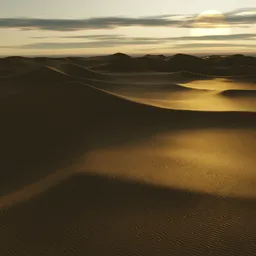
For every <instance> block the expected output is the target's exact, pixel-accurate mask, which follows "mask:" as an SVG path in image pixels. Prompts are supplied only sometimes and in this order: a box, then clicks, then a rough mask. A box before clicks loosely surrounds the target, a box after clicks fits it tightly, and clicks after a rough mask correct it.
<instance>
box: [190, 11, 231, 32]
mask: <svg viewBox="0 0 256 256" xmlns="http://www.w3.org/2000/svg"><path fill="white" fill-rule="evenodd" d="M228 34H230V27H229V25H228V23H227V22H226V20H225V16H224V15H223V14H222V13H221V12H219V11H216V10H208V11H204V12H202V13H200V14H199V15H198V16H197V17H196V18H195V20H194V23H193V25H192V28H191V36H209V35H228Z"/></svg>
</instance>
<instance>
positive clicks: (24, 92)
mask: <svg viewBox="0 0 256 256" xmlns="http://www.w3.org/2000/svg"><path fill="white" fill-rule="evenodd" d="M216 58H217V59H220V60H218V61H216V60H215V59H214V60H212V59H211V60H207V58H206V59H203V58H198V57H194V56H189V55H181V54H178V55H175V56H171V57H168V56H163V55H159V56H153V55H146V56H143V57H137V58H132V57H130V56H128V55H126V54H122V53H117V54H114V55H108V56H99V57H92V58H78V57H67V58H43V57H42V58H33V59H32V58H31V59H30V58H22V57H11V58H5V59H0V116H1V126H0V131H1V133H0V134H1V143H0V145H1V146H0V154H1V161H0V254H1V255H10V256H15V255H19V256H32V255H33V256H34V255H45V256H46V255H47V256H56V255H67V256H71V255H77V256H80V255H81V256H82V255H85V254H88V255H95V256H98V255H116V256H117V255H118V256H119V255H149V256H151V255H152V256H153V255H163V256H169V255H177V256H183V255H195V256H205V255H220V256H229V255H230V256H231V255H232V256H240V255H256V247H255V244H254V242H253V241H254V240H255V239H256V237H255V232H254V229H255V228H254V227H255V225H256V218H255V216H256V215H255V214H256V207H255V205H256V204H255V195H256V187H255V184H256V175H255V169H256V165H255V156H254V153H255V152H256V144H255V143H253V142H254V140H255V136H256V132H255V131H256V102H255V92H256V84H255V83H254V82H253V80H250V81H247V80H246V78H245V74H242V75H239V76H231V77H230V76H229V74H230V72H231V71H230V70H231V69H233V67H231V66H233V65H237V64H236V63H238V62H239V63H240V62H241V63H243V65H247V61H248V63H249V62H250V65H252V64H253V60H254V59H251V58H247V57H245V56H241V55H239V56H235V57H230V58H231V60H230V61H227V60H226V59H225V61H224V60H222V57H219V56H217V57H216ZM233 58H234V59H235V60H233ZM184 61H185V62H184ZM209 62H214V64H209ZM174 63H176V64H177V66H176V67H175V65H176V64H174ZM216 63H218V64H216ZM220 63H226V64H225V65H228V66H226V68H227V70H228V71H227V73H225V75H226V76H228V78H226V79H223V78H220V77H219V76H218V75H216V74H214V73H213V71H214V69H215V68H216V67H217V65H220ZM234 63H235V64H234ZM201 64H202V65H203V66H204V67H203V68H202V69H198V70H197V72H195V71H193V70H194V67H196V69H197V68H199V67H200V66H201ZM208 64H209V65H208ZM254 68H255V67H253V68H251V71H252V70H253V69H254ZM173 69H175V70H176V71H175V72H174V71H173V72H171V70H173ZM206 71H207V72H208V73H207V72H206ZM231 73H232V72H231ZM252 76H253V74H252ZM248 88H249V89H248Z"/></svg>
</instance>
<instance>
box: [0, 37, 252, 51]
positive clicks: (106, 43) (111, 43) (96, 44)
mask: <svg viewBox="0 0 256 256" xmlns="http://www.w3.org/2000/svg"><path fill="white" fill-rule="evenodd" d="M171 42H172V40H159V39H158V40H157V39H155V40H147V39H137V40H98V41H87V42H43V43H31V44H25V45H18V46H0V48H9V49H30V50H32V49H40V50H51V49H86V48H109V47H120V46H146V45H151V46H152V45H155V46H158V47H160V48H162V49H164V48H165V47H167V46H168V48H170V47H171V48H200V47H202V48H204V47H209V48H216V47H246V48H255V47H256V44H232V43H223V42H225V40H223V41H219V42H218V41H216V42H212V41H211V42H208V43H206V42H202V43H201V42H193V43H191V42H189V43H176V42H175V43H174V44H171ZM183 42H186V40H184V41H183Z"/></svg>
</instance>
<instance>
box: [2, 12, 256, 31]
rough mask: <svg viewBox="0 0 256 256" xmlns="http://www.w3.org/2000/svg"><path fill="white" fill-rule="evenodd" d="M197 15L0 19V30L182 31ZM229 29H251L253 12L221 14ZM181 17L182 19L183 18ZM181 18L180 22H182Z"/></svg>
mask: <svg viewBox="0 0 256 256" xmlns="http://www.w3.org/2000/svg"><path fill="white" fill-rule="evenodd" d="M196 16H197V15H186V16H185V15H176V14H170V15H168V14H166V15H161V16H150V17H138V18H134V17H98V18H88V19H38V18H0V28H5V29H7V28H16V29H20V30H50V31H81V30H95V29H114V28H118V27H131V26H142V27H176V28H179V27H183V28H191V27H193V24H194V22H195V18H196ZM224 16H225V21H226V22H227V23H228V24H229V25H230V26H241V25H251V24H253V23H255V22H256V8H246V9H239V10H234V11H232V12H228V13H224ZM182 17H183V18H182ZM181 18H182V19H181ZM215 23H216V20H214V19H206V20H204V22H203V24H201V26H205V27H209V26H214V24H215Z"/></svg>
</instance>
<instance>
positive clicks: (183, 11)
mask: <svg viewBox="0 0 256 256" xmlns="http://www.w3.org/2000/svg"><path fill="white" fill-rule="evenodd" d="M0 38H1V40H0V55H1V56H9V55H24V56H27V55H55V54H56V55H73V54H75V55H94V54H109V53H115V52H125V53H127V54H138V53H141V54H144V53H163V54H173V53H177V52H183V53H192V54H193V53H211V54H213V53H233V52H236V53H253V52H254V53H255V52H256V50H255V49H256V47H255V46H256V1H255V0H243V1H241V0H225V1H224V0H214V1H213V0H210V1H209V0H190V1H189V0H175V1H172V0H150V1H146V0H129V1H128V0H127V1H122V0H119V1H118V0H106V1H102V0H72V1H65V0H44V1H42V0H40V1H39V0H0Z"/></svg>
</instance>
